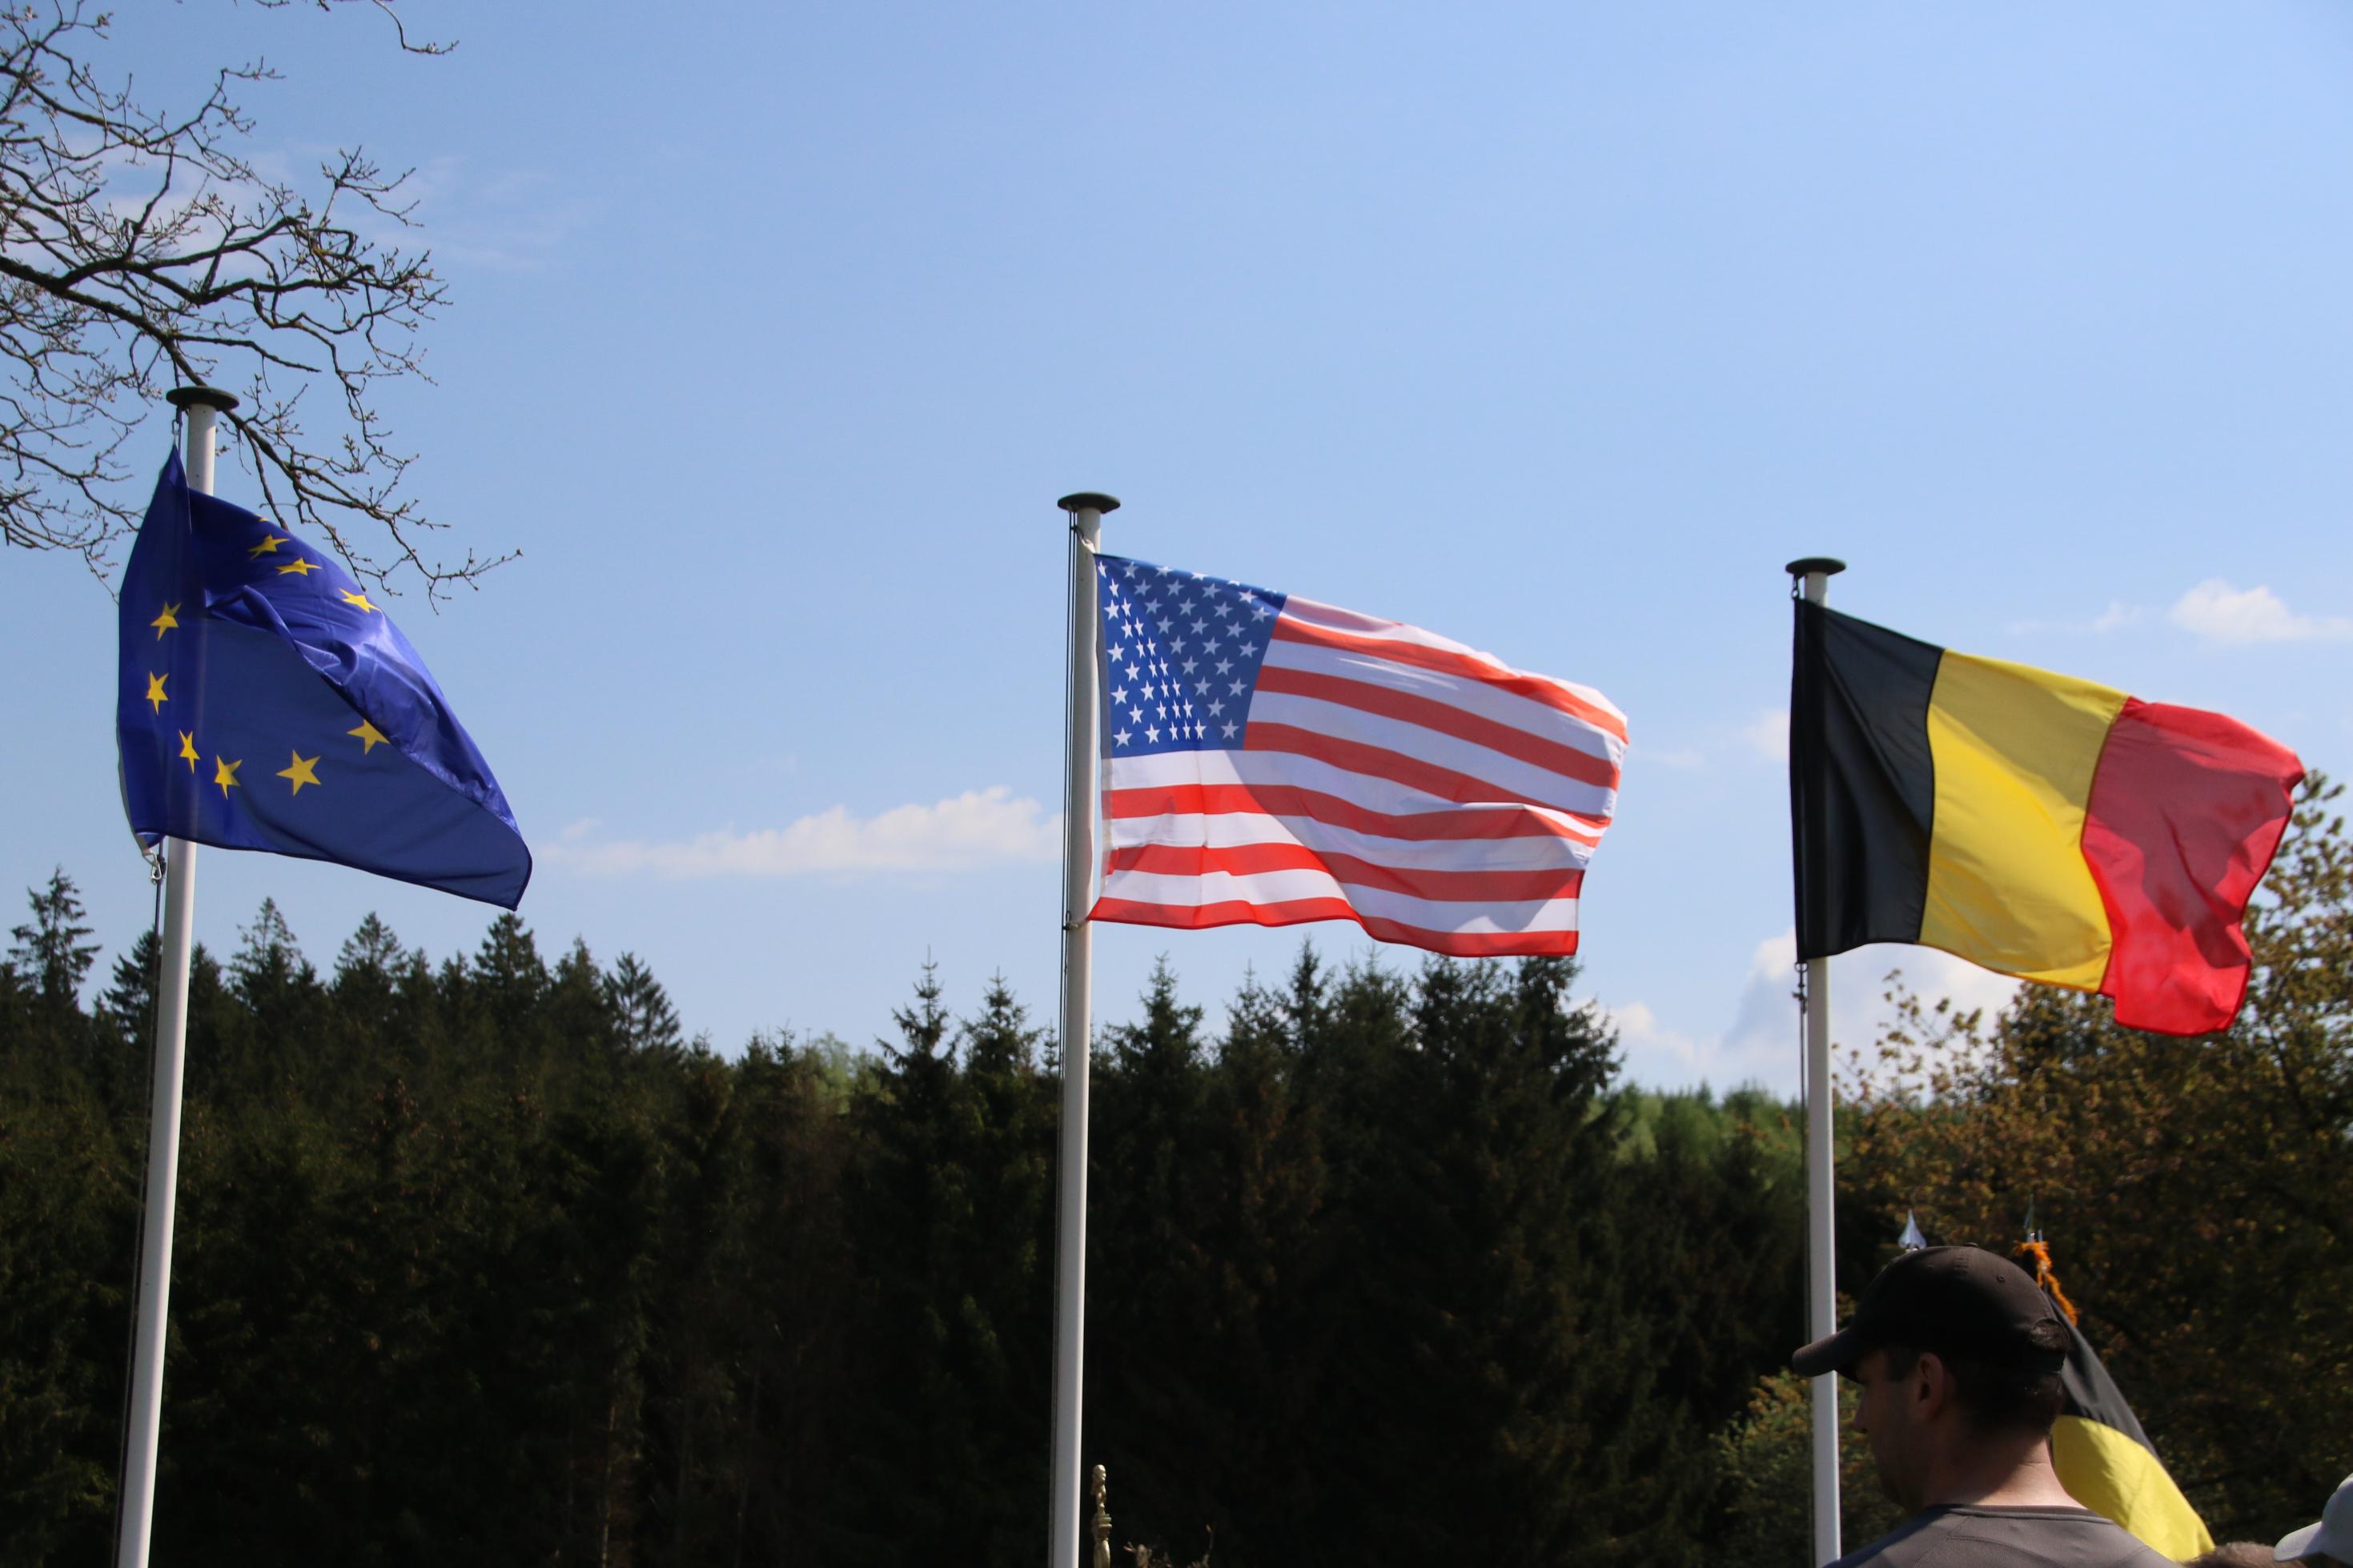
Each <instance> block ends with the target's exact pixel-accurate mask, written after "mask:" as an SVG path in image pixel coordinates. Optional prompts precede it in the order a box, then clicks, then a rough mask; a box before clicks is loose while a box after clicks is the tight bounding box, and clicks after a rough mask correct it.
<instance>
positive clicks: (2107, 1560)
mask: <svg viewBox="0 0 2353 1568" xmlns="http://www.w3.org/2000/svg"><path fill="white" fill-rule="evenodd" d="M1865 1564H1868V1565H1869V1568H2174V1563H2173V1562H2172V1561H2171V1560H2170V1559H2169V1558H2166V1557H2161V1556H2159V1555H2158V1553H2156V1552H2152V1551H2150V1550H2149V1549H2148V1548H2147V1546H2144V1545H2143V1544H2141V1542H2140V1541H2139V1539H2138V1538H2137V1537H2135V1536H2133V1535H2130V1534H2127V1533H2126V1531H2124V1530H2122V1529H2121V1528H2119V1527H2118V1526H2116V1525H2115V1524H2113V1523H2111V1522H2109V1521H2107V1520H2105V1519H2103V1518H2101V1517H2100V1516H2099V1515H2098V1514H2096V1513H2094V1512H2093V1511H2092V1510H2090V1509H2087V1508H1978V1507H1975V1506H1972V1505H1970V1504H1967V1503H1946V1504H1943V1505H1941V1506H1939V1507H1936V1508H1926V1509H1922V1510H1920V1511H1919V1512H1918V1513H1915V1514H1914V1515H1913V1516H1912V1517H1911V1518H1910V1519H1907V1520H1905V1521H1904V1523H1903V1524H1902V1525H1901V1526H1900V1527H1899V1528H1897V1529H1896V1530H1895V1531H1894V1533H1892V1534H1889V1535H1883V1536H1882V1537H1880V1538H1879V1539H1878V1540H1877V1541H1874V1542H1872V1543H1871V1544H1870V1545H1868V1546H1866V1547H1864V1548H1863V1549H1862V1551H1860V1552H1848V1553H1847V1554H1846V1555H1845V1556H1843V1557H1841V1558H1840V1559H1839V1560H1838V1561H1837V1562H1836V1563H1832V1564H1831V1568H1864V1565H1865Z"/></svg>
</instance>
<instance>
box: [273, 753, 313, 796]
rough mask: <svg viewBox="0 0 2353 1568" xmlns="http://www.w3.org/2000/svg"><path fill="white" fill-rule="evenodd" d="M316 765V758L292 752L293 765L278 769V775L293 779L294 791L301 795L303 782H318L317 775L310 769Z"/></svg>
mask: <svg viewBox="0 0 2353 1568" xmlns="http://www.w3.org/2000/svg"><path fill="white" fill-rule="evenodd" d="M318 765H319V759H318V758H316V757H306V756H304V755H303V754H302V753H301V752H295V753H294V765H293V766H292V767H290V768H280V769H279V770H278V776H279V777H280V778H281V779H292V780H293V781H294V793H295V794H296V795H301V793H302V786H303V785H304V784H317V783H318V782H319V775H318V774H317V773H313V772H311V769H313V768H315V767H317V766H318Z"/></svg>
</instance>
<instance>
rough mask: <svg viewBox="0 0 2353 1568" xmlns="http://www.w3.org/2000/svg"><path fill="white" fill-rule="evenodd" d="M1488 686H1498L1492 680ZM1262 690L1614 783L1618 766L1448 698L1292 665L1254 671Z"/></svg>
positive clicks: (1605, 785)
mask: <svg viewBox="0 0 2353 1568" xmlns="http://www.w3.org/2000/svg"><path fill="white" fill-rule="evenodd" d="M1486 684H1488V685H1491V686H1493V685H1499V684H1501V683H1500V682H1498V681H1495V680H1493V679H1486ZM1258 689H1260V690H1261V691H1280V692H1282V693H1284V694H1286V695H1289V696H1293V697H1312V698H1314V699H1315V700H1317V701H1320V702H1332V703H1336V704H1338V705H1339V706H1341V707H1343V708H1354V709H1356V710H1359V711H1360V712H1365V713H1377V714H1379V715H1380V716H1381V717H1382V718H1384V719H1396V720H1400V721H1403V722H1405V723H1408V724H1418V725H1419V726H1421V728H1423V729H1425V730H1435V731H1438V732H1439V733H1440V734H1444V735H1451V736H1453V737H1454V738H1455V739H1456V740H1458V741H1468V742H1471V743H1472V745H1474V746H1483V747H1485V748H1486V749H1487V750H1488V751H1491V752H1502V753H1503V754H1504V756H1507V757H1514V758H1517V759H1518V760H1519V761H1521V762H1524V763H1530V764H1532V765H1534V766H1535V767H1539V768H1543V769H1545V770H1546V771H1547V772H1549V773H1559V774H1562V775H1563V776H1565V777H1567V778H1572V779H1575V780H1577V782H1578V783H1579V784H1593V785H1596V786H1598V787H1599V788H1601V789H1616V788H1617V787H1618V770H1617V768H1616V767H1615V766H1613V765H1612V764H1611V763H1610V761H1609V758H1607V757H1597V756H1595V755H1594V754H1593V753H1592V752H1580V751H1578V750H1577V748H1576V747H1574V746H1564V745H1562V744H1561V743H1560V742H1557V741H1547V740H1546V739H1544V737H1542V736H1541V735H1531V734H1529V733H1528V732H1527V731H1525V730H1515V729H1514V728H1513V727H1512V726H1511V725H1509V724H1501V723H1498V722H1496V721H1494V720H1493V719H1485V718H1482V717H1480V716H1479V715H1478V714H1476V713H1472V712H1469V711H1467V710H1464V709H1461V708H1457V707H1455V706H1454V705H1453V704H1452V703H1451V702H1440V701H1439V700H1437V699H1436V698H1432V697H1419V696H1416V695H1414V694H1413V693H1411V692H1408V691H1398V690H1396V689H1393V688H1390V687H1386V686H1373V685H1369V684H1367V683H1366V682H1365V681H1361V680H1350V679H1346V678H1345V677H1343V676H1337V675H1323V674H1319V673H1317V672H1316V671H1314V670H1312V669H1292V668H1286V667H1284V666H1281V665H1272V664H1270V665H1268V666H1266V667H1265V668H1261V670H1260V671H1259V675H1258Z"/></svg>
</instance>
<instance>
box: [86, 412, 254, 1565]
mask: <svg viewBox="0 0 2353 1568" xmlns="http://www.w3.org/2000/svg"><path fill="white" fill-rule="evenodd" d="M169 396H170V398H171V402H172V406H173V407H174V408H177V409H178V410H180V412H181V413H182V414H184V415H185V416H187V421H188V434H187V454H186V457H185V459H184V461H185V466H186V468H187V474H188V488H189V489H193V490H196V491H198V492H200V493H202V494H205V495H210V494H212V493H213V419H214V416H215V415H216V413H221V412H226V411H227V410H228V409H231V408H234V407H236V406H237V399H236V398H235V397H233V396H231V395H229V394H227V393H226V392H220V391H216V390H215V389H214V388H212V387H209V386H183V387H177V388H174V390H173V391H172V392H171V393H170V394H169ZM195 917H196V847H195V845H193V844H191V843H188V842H187V841H186V840H185V839H180V838H166V839H165V840H164V951H163V952H162V954H161V955H160V956H159V959H158V962H157V965H156V971H155V1068H154V1077H153V1083H152V1086H151V1088H150V1089H149V1091H148V1100H149V1110H148V1123H147V1205H146V1212H145V1215H143V1217H142V1219H141V1221H140V1228H139V1322H138V1330H137V1332H136V1333H135V1335H134V1336H133V1337H132V1342H131V1408H130V1414H129V1418H128V1419H129V1427H128V1430H126V1431H125V1433H124V1434H123V1444H122V1492H121V1499H120V1500H119V1508H120V1510H121V1511H120V1513H119V1514H118V1516H117V1519H118V1528H117V1531H116V1536H115V1541H116V1546H115V1559H114V1560H115V1563H116V1564H117V1568H147V1547H148V1542H149V1540H150V1538H151V1537H152V1535H153V1525H154V1519H155V1452H156V1445H157V1440H158V1438H159V1437H160V1436H161V1433H162V1425H163V1417H164V1315H165V1313H166V1312H167V1311H168V1310H169V1308H170V1305H171V1299H172V1210H173V1205H174V1203H175V1202H176V1200H177V1198H178V1194H179V1187H180V1078H181V1070H182V1068H184V1067H185V1065H186V1062H187V1055H188V954H189V949H190V946H191V943H192V941H193V931H194V928H195Z"/></svg>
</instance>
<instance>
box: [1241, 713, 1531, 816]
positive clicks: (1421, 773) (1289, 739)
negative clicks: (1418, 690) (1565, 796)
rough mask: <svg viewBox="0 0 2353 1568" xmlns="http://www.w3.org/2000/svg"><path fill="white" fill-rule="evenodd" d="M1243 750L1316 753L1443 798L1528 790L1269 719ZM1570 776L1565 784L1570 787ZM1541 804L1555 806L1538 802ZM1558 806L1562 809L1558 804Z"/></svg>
mask: <svg viewBox="0 0 2353 1568" xmlns="http://www.w3.org/2000/svg"><path fill="white" fill-rule="evenodd" d="M1242 750H1244V751H1246V752H1284V753H1286V754H1288V755H1291V756H1294V757H1313V758H1314V759H1315V760H1316V761H1317V762H1319V763H1331V764H1332V765H1333V766H1334V767H1335V768H1345V769H1346V770H1347V771H1348V772H1350V773H1362V774H1364V775H1366V777H1368V778H1377V779H1387V780H1388V781H1389V782H1390V783H1391V784H1404V785H1406V786H1407V787H1408V788H1409V789H1418V790H1419V791H1421V792H1422V793H1423V794H1424V795H1436V796H1438V797H1439V798H1440V800H1453V801H1462V802H1465V803H1469V802H1476V801H1499V800H1514V799H1519V798H1524V797H1525V795H1526V792H1525V790H1517V789H1506V788H1505V787H1504V786H1503V785H1502V784H1490V783H1488V782H1487V781H1486V780H1484V779H1480V778H1473V777H1472V776H1471V775H1470V774H1469V773H1456V772H1455V771H1454V770H1453V769H1451V768H1441V767H1440V766H1439V765H1438V764H1437V763H1425V762H1423V761H1422V760H1421V759H1420V758H1419V757H1409V756H1406V755H1404V754H1403V753H1402V752H1392V751H1389V750H1388V748H1386V747H1382V746H1374V745H1367V744H1366V742H1362V741H1344V740H1341V739H1340V738H1339V737H1338V736H1336V735H1319V734H1317V733H1316V732H1315V731H1313V730H1303V729H1300V728H1299V727H1298V726H1297V725H1295V724H1271V723H1269V722H1268V721H1265V720H1263V719H1253V720H1251V721H1250V728H1249V729H1248V730H1247V731H1244V732H1243V736H1242ZM1568 782H1569V781H1567V780H1566V779H1564V780H1563V781H1562V784H1563V786H1564V787H1567V784H1568ZM1535 804H1537V805H1546V806H1549V805H1551V804H1552V803H1551V802H1549V801H1538V802H1536V803H1535ZM1556 809H1557V808H1556Z"/></svg>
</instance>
